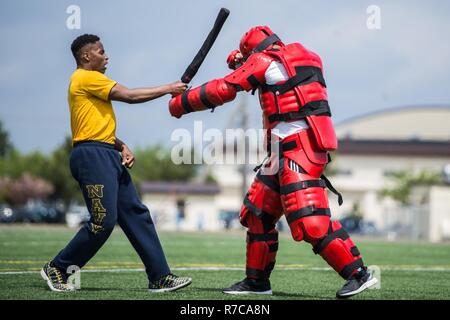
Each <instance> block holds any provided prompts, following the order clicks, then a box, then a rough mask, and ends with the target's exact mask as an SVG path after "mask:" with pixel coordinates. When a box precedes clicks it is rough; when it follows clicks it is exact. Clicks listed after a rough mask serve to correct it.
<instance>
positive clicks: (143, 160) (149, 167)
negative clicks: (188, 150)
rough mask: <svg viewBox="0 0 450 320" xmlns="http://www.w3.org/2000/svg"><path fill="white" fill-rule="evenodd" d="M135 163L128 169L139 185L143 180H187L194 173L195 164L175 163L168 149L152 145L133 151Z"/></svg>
mask: <svg viewBox="0 0 450 320" xmlns="http://www.w3.org/2000/svg"><path fill="white" fill-rule="evenodd" d="M134 155H135V158H136V163H135V165H134V166H133V168H132V169H131V170H130V173H131V175H132V178H133V180H134V181H135V183H136V184H137V185H138V186H139V185H140V184H141V183H142V182H143V181H157V180H160V181H187V180H189V179H191V178H193V177H194V176H195V175H196V165H189V164H183V165H176V164H174V163H173V162H172V160H171V156H170V151H168V150H166V149H164V148H163V147H162V146H159V145H157V146H152V147H147V148H145V149H140V148H138V149H136V150H135V151H134Z"/></svg>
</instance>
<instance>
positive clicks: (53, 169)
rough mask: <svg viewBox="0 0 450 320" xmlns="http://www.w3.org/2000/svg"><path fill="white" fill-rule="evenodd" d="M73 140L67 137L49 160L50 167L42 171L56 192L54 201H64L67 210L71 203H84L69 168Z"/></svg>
mask: <svg viewBox="0 0 450 320" xmlns="http://www.w3.org/2000/svg"><path fill="white" fill-rule="evenodd" d="M71 151H72V140H71V139H70V137H66V138H65V140H64V142H63V143H62V144H61V145H60V146H59V147H58V148H56V149H55V150H54V151H53V152H52V154H51V155H50V157H49V159H48V167H47V168H46V169H43V170H42V177H43V178H45V179H46V180H47V181H49V182H51V183H52V185H53V187H54V192H53V193H52V195H51V196H50V198H51V199H53V200H62V201H63V202H64V205H65V206H66V208H67V207H68V206H69V204H70V202H72V201H74V200H75V201H77V202H81V203H82V202H83V196H82V193H81V191H80V187H79V185H78V183H77V182H76V180H75V179H74V178H73V177H72V174H71V172H70V166H69V159H70V153H71Z"/></svg>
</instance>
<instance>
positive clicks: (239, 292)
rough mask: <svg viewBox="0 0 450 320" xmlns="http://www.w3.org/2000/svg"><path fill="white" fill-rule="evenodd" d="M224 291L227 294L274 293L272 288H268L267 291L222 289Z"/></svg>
mask: <svg viewBox="0 0 450 320" xmlns="http://www.w3.org/2000/svg"><path fill="white" fill-rule="evenodd" d="M222 292H223V293H226V294H236V295H238V294H261V295H263V294H265V295H271V294H272V290H267V291H222Z"/></svg>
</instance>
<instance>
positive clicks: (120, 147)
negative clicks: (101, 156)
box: [114, 137, 125, 151]
mask: <svg viewBox="0 0 450 320" xmlns="http://www.w3.org/2000/svg"><path fill="white" fill-rule="evenodd" d="M124 145H125V143H124V142H123V141H122V140H120V139H119V138H117V137H116V141H115V143H114V148H115V149H116V150H118V151H122V150H123V146H124Z"/></svg>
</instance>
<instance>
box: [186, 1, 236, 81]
mask: <svg viewBox="0 0 450 320" xmlns="http://www.w3.org/2000/svg"><path fill="white" fill-rule="evenodd" d="M229 14H230V10H228V9H226V8H222V9H220V11H219V14H218V15H217V18H216V22H214V26H213V28H212V29H211V31H210V32H209V34H208V37H206V40H205V42H203V45H202V47H201V48H200V50H199V51H198V52H197V54H196V55H195V57H194V59H193V60H192V62H191V64H190V65H189V66H188V67H187V68H186V71H185V72H184V73H183V76H182V77H181V81H182V82H184V83H189V82H191V80H192V78H193V77H194V76H195V74H196V73H197V71H198V69H199V68H200V66H201V65H202V63H203V60H205V57H206V55H207V54H208V52H209V50H210V49H211V47H212V45H213V44H214V41H216V38H217V35H218V34H219V32H220V30H221V29H222V26H223V24H224V23H225V20H227V18H228V15H229Z"/></svg>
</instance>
